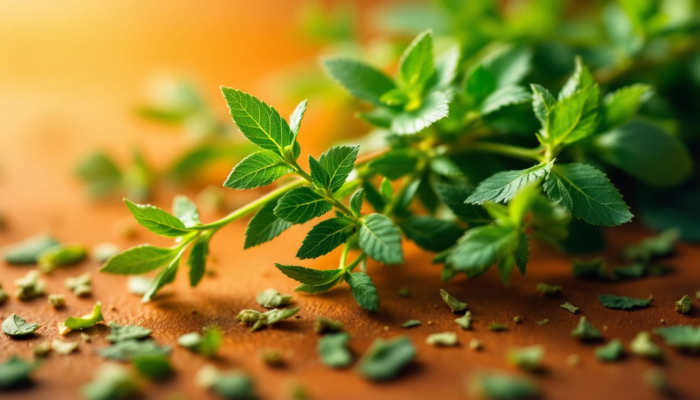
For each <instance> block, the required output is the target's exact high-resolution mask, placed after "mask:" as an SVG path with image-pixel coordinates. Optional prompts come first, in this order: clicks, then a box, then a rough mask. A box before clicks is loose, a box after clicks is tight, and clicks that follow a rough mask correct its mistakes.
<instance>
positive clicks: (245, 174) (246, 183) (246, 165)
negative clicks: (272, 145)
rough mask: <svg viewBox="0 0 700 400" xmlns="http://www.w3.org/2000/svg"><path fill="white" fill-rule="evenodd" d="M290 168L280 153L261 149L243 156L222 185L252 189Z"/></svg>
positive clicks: (279, 175) (274, 178)
mask: <svg viewBox="0 0 700 400" xmlns="http://www.w3.org/2000/svg"><path fill="white" fill-rule="evenodd" d="M291 170H292V169H291V168H290V167H289V166H288V165H287V163H286V162H285V161H284V160H283V159H282V157H281V156H280V155H278V154H277V153H275V152H273V151H269V150H261V151H258V152H256V153H253V154H251V155H249V156H248V157H246V158H244V159H243V160H241V162H239V163H238V164H237V165H236V166H235V167H233V170H231V173H230V174H229V176H228V178H226V181H225V182H224V186H225V187H227V188H231V189H254V188H257V187H260V186H267V185H269V184H271V183H272V182H274V181H276V180H277V179H279V178H281V177H282V176H284V175H285V174H287V173H289V172H291Z"/></svg>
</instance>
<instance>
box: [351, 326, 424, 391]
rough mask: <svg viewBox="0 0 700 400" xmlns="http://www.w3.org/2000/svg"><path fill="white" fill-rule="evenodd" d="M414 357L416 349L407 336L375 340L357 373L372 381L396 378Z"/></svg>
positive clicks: (361, 361) (363, 357)
mask: <svg viewBox="0 0 700 400" xmlns="http://www.w3.org/2000/svg"><path fill="white" fill-rule="evenodd" d="M415 357H416V348H415V346H413V343H411V339H409V338H408V337H407V336H399V337H396V338H394V339H390V340H384V339H376V340H375V341H374V343H372V345H371V346H370V347H369V349H368V350H367V352H366V353H365V355H364V356H362V359H361V360H360V363H359V367H358V368H359V372H360V374H362V375H363V376H364V377H366V378H368V379H371V380H373V381H387V380H391V379H394V378H396V377H397V376H398V375H399V373H400V372H401V370H402V369H403V368H404V367H405V366H407V365H408V364H409V363H411V361H413V359H414V358H415Z"/></svg>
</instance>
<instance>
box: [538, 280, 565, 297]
mask: <svg viewBox="0 0 700 400" xmlns="http://www.w3.org/2000/svg"><path fill="white" fill-rule="evenodd" d="M536 289H537V291H538V292H540V293H542V294H543V295H545V296H556V295H558V294H560V293H561V291H562V287H561V286H559V285H550V284H549V283H544V282H540V283H538V284H537V286H536Z"/></svg>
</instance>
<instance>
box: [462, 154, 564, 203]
mask: <svg viewBox="0 0 700 400" xmlns="http://www.w3.org/2000/svg"><path fill="white" fill-rule="evenodd" d="M552 166H553V162H548V163H543V164H538V165H535V166H534V167H531V168H528V169H523V170H513V171H502V172H497V173H495V174H494V175H492V176H491V177H489V178H487V179H485V180H483V181H482V182H481V183H479V186H477V187H476V190H474V192H473V193H472V194H471V195H470V196H469V198H467V200H466V201H465V202H466V203H469V204H483V203H484V202H485V201H493V202H496V203H505V202H507V201H509V200H510V199H512V198H513V197H515V195H516V194H517V193H518V192H520V190H521V189H523V188H524V187H526V186H529V185H530V184H532V183H534V182H537V181H539V180H540V179H542V178H544V177H546V176H547V175H548V174H549V172H550V170H551V169H552Z"/></svg>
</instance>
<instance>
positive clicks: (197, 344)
mask: <svg viewBox="0 0 700 400" xmlns="http://www.w3.org/2000/svg"><path fill="white" fill-rule="evenodd" d="M222 342H223V334H222V333H221V330H220V329H219V328H218V327H215V326H209V327H206V328H204V329H203V333H202V334H201V335H200V334H199V333H198V332H191V333H187V334H184V335H182V336H180V337H179V338H178V340H177V343H178V344H179V345H180V346H182V347H184V348H186V349H189V350H191V351H194V352H195V353H198V354H201V355H203V356H205V357H212V356H214V354H216V352H217V351H218V350H219V347H221V343H222Z"/></svg>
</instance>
